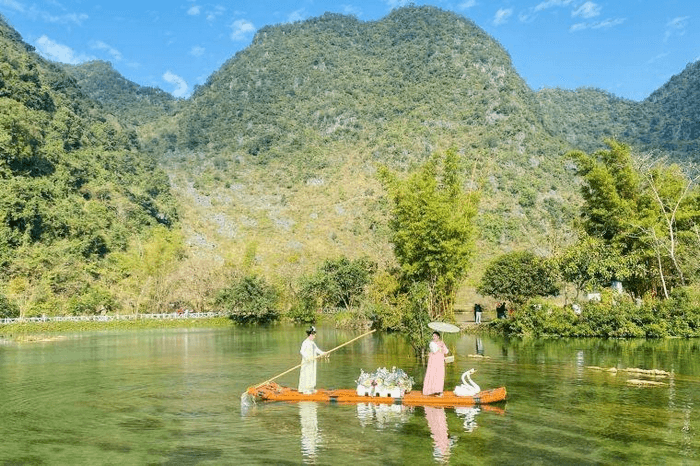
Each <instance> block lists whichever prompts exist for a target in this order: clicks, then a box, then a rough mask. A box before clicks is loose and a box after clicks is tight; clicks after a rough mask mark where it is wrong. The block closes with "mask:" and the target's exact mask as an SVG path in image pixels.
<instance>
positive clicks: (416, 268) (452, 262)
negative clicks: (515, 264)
mask: <svg viewBox="0 0 700 466" xmlns="http://www.w3.org/2000/svg"><path fill="white" fill-rule="evenodd" d="M382 173H383V178H384V180H385V185H386V187H387V190H388V192H389V197H390V199H391V204H390V207H389V210H390V220H389V227H390V228H391V231H392V234H391V239H390V241H391V243H392V244H393V245H394V254H395V255H396V259H397V260H398V263H399V264H400V266H401V281H402V282H403V283H405V284H413V283H423V284H424V285H425V286H426V287H427V289H428V296H429V298H428V305H427V311H428V315H429V316H430V318H431V319H433V320H443V319H449V318H451V317H452V314H453V309H454V300H455V295H456V293H457V289H458V287H459V285H460V284H461V282H462V280H463V279H464V277H465V276H466V274H467V272H468V267H469V263H470V260H471V258H472V256H473V254H474V239H475V236H476V233H475V229H474V218H475V217H476V214H477V210H478V203H479V196H478V192H468V193H465V192H464V191H463V189H462V186H463V181H462V176H461V174H462V172H461V170H460V166H459V159H458V157H457V153H456V152H455V151H453V150H449V151H447V153H446V154H445V155H444V156H440V155H439V154H434V155H433V156H432V157H431V158H430V159H428V161H427V162H426V163H425V164H424V165H423V166H422V167H421V168H420V169H419V170H417V171H416V172H415V173H413V174H412V175H411V176H410V177H409V178H408V179H406V180H400V179H398V178H397V177H396V175H395V174H394V173H391V172H389V171H388V170H386V169H385V170H383V172H382Z"/></svg>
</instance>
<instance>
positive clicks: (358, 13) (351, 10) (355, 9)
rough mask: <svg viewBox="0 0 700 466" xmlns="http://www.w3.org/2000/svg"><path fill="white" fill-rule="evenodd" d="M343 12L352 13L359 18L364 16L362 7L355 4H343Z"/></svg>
mask: <svg viewBox="0 0 700 466" xmlns="http://www.w3.org/2000/svg"><path fill="white" fill-rule="evenodd" d="M343 13H345V14H346V15H352V16H354V17H356V18H359V17H360V16H362V9H360V8H358V7H356V6H354V5H344V6H343Z"/></svg>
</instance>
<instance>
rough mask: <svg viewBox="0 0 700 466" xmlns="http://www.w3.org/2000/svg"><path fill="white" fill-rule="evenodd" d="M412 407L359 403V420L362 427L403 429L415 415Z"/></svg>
mask: <svg viewBox="0 0 700 466" xmlns="http://www.w3.org/2000/svg"><path fill="white" fill-rule="evenodd" d="M413 409H414V408H413V407H412V406H403V405H400V404H382V403H378V404H374V403H358V404H357V418H358V419H359V420H360V425H361V426H362V427H367V426H370V425H374V426H375V427H376V428H378V429H386V428H392V427H401V426H402V425H403V424H405V423H406V422H408V420H409V419H410V418H411V415H412V413H413Z"/></svg>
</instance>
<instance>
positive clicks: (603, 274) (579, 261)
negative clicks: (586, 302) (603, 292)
mask: <svg viewBox="0 0 700 466" xmlns="http://www.w3.org/2000/svg"><path fill="white" fill-rule="evenodd" d="M557 262H558V263H559V271H560V272H561V275H562V278H563V279H564V280H565V281H567V282H569V283H573V284H574V285H575V286H576V298H577V299H578V296H579V293H580V292H581V291H584V290H593V289H598V288H602V287H605V286H609V285H610V283H611V281H612V280H613V279H617V280H624V279H626V278H627V275H628V271H629V270H630V269H629V268H627V267H625V259H624V257H622V255H621V254H620V252H619V251H617V250H616V249H615V248H614V247H613V246H611V245H608V244H605V243H604V242H603V241H602V240H601V239H599V238H595V237H593V236H588V235H585V236H583V238H581V240H580V241H579V242H577V243H576V244H573V245H571V246H570V247H568V248H567V249H566V250H565V251H564V252H563V253H562V254H561V255H560V256H558V257H557Z"/></svg>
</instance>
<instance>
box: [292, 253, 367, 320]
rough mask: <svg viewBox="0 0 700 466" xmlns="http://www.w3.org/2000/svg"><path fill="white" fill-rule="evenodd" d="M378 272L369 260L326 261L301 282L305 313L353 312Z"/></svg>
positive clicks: (344, 258)
mask: <svg viewBox="0 0 700 466" xmlns="http://www.w3.org/2000/svg"><path fill="white" fill-rule="evenodd" d="M376 270H377V264H376V263H375V262H373V261H371V260H369V259H368V258H366V257H363V258H360V259H356V260H350V259H348V258H346V257H341V258H339V259H327V260H326V261H325V262H324V263H323V264H322V265H321V267H319V269H318V271H317V272H316V273H314V274H313V275H311V276H310V277H304V278H303V279H302V285H301V290H300V292H299V295H300V298H301V300H302V302H303V304H304V307H305V308H306V309H314V308H315V307H317V306H320V307H321V308H324V307H334V308H337V307H344V308H345V309H347V310H350V308H352V307H353V306H355V305H357V303H358V302H359V300H360V299H361V297H362V296H363V295H364V293H365V287H366V286H367V285H368V284H369V283H370V281H371V278H372V274H374V272H375V271H376Z"/></svg>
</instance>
